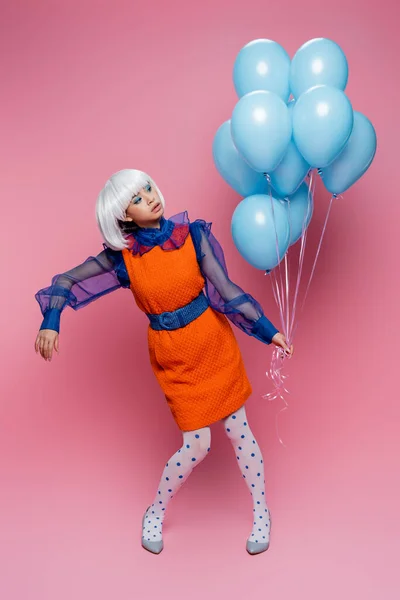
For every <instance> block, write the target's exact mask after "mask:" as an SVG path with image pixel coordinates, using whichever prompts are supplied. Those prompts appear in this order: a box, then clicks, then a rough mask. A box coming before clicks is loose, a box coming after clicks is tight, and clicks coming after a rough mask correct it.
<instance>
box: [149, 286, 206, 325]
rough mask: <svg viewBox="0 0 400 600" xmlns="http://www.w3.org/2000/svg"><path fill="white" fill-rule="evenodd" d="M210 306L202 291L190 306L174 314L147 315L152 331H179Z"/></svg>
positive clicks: (179, 309)
mask: <svg viewBox="0 0 400 600" xmlns="http://www.w3.org/2000/svg"><path fill="white" fill-rule="evenodd" d="M208 306H210V304H209V302H208V298H207V297H206V296H205V294H204V292H203V291H201V292H200V294H199V295H198V296H197V298H195V299H194V300H192V302H189V304H186V305H185V306H182V308H178V309H177V310H174V311H173V312H163V313H161V314H159V315H151V314H149V313H146V314H147V316H148V317H149V320H150V327H151V328H152V329H157V330H158V331H160V330H161V329H168V330H169V329H179V328H180V327H185V325H188V324H189V323H190V322H191V321H194V320H195V319H197V317H199V316H200V315H202V314H203V312H204V311H205V310H206V309H207V308H208Z"/></svg>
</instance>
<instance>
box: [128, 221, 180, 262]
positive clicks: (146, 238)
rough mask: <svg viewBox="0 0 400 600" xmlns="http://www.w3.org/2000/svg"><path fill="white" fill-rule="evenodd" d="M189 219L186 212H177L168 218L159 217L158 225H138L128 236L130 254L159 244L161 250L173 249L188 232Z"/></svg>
mask: <svg viewBox="0 0 400 600" xmlns="http://www.w3.org/2000/svg"><path fill="white" fill-rule="evenodd" d="M189 225H190V221H189V218H188V213H187V211H186V210H185V211H184V212H180V213H177V214H176V215H174V216H173V217H171V218H170V219H165V218H164V216H162V217H161V219H160V228H158V227H138V229H136V230H135V231H134V232H132V233H131V234H130V235H129V236H128V237H127V240H128V243H129V246H128V247H129V250H130V251H131V252H132V254H140V255H143V254H145V253H146V252H149V251H150V250H151V249H152V248H154V246H160V247H161V248H162V249H163V250H175V249H176V248H179V247H180V246H182V244H183V243H184V241H185V240H186V238H187V235H188V233H189Z"/></svg>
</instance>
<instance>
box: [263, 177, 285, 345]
mask: <svg viewBox="0 0 400 600" xmlns="http://www.w3.org/2000/svg"><path fill="white" fill-rule="evenodd" d="M264 175H265V177H266V179H267V181H268V189H269V197H270V202H271V211H272V219H273V223H274V229H275V247H276V256H277V259H278V265H277V268H278V273H279V282H280V287H279V282H278V286H277V287H278V288H279V292H278V298H279V299H280V304H279V310H280V318H281V327H282V331H283V333H284V334H285V335H286V334H287V332H286V326H285V318H284V314H285V310H286V306H285V297H284V294H283V290H284V286H283V278H282V269H281V257H280V253H279V241H278V231H277V227H276V219H275V209H274V203H273V198H272V185H271V177H270V175H268V173H264Z"/></svg>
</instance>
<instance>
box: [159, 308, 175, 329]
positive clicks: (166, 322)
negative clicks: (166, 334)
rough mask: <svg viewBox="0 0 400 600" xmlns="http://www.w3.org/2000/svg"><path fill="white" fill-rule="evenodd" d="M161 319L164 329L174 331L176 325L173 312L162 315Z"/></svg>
mask: <svg viewBox="0 0 400 600" xmlns="http://www.w3.org/2000/svg"><path fill="white" fill-rule="evenodd" d="M159 319H160V323H161V325H162V326H163V328H164V329H174V328H173V327H172V325H173V324H174V315H173V314H172V313H171V312H164V313H161V315H160V317H159Z"/></svg>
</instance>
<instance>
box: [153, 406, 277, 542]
mask: <svg viewBox="0 0 400 600" xmlns="http://www.w3.org/2000/svg"><path fill="white" fill-rule="evenodd" d="M223 423H224V429H225V432H226V434H227V436H228V437H229V439H230V441H231V443H232V445H233V447H234V449H235V453H236V460H237V463H238V466H239V469H240V471H241V473H242V476H243V479H244V480H245V482H246V485H247V487H248V488H249V491H250V493H251V495H252V498H253V528H252V531H251V534H250V536H249V539H250V540H251V541H254V542H267V541H268V540H269V530H270V517H269V511H268V507H267V504H266V499H265V480H264V465H263V458H262V454H261V450H260V448H259V446H258V444H257V441H256V440H255V438H254V435H253V433H252V431H251V429H250V427H249V425H248V423H247V417H246V411H245V408H244V406H242V407H241V408H240V409H239V410H237V411H236V412H235V413H233V414H231V415H229V416H228V417H226V418H225V419H223ZM210 446H211V430H210V427H203V428H201V429H197V430H195V431H185V432H183V444H182V446H181V448H179V450H178V451H177V452H176V453H175V454H174V455H173V456H172V457H171V458H170V459H169V460H168V462H167V464H166V465H165V467H164V470H163V473H162V476H161V480H160V483H159V486H158V489H157V493H156V496H155V498H154V500H153V503H152V504H151V506H150V507H149V509H148V510H147V512H146V517H145V519H144V526H143V532H142V535H143V537H144V538H146V539H147V540H149V541H158V540H161V538H162V526H163V521H164V517H165V511H166V509H167V506H168V503H169V501H170V500H171V498H173V496H174V494H175V493H176V492H177V491H178V490H179V489H180V487H181V486H182V484H183V483H184V482H185V481H186V479H187V478H188V477H189V475H190V474H191V472H192V471H193V469H194V467H195V466H196V465H198V464H199V463H200V462H201V461H202V460H203V459H204V458H205V457H206V456H207V454H208V452H209V451H210Z"/></svg>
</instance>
